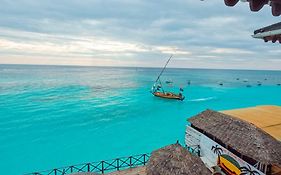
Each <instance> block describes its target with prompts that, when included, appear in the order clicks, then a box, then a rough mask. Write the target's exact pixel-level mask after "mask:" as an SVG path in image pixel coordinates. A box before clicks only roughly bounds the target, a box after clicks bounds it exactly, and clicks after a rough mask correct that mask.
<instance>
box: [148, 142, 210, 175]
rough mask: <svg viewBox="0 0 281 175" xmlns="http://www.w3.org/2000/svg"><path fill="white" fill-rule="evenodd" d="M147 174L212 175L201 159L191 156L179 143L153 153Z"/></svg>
mask: <svg viewBox="0 0 281 175" xmlns="http://www.w3.org/2000/svg"><path fill="white" fill-rule="evenodd" d="M146 172H147V175H177V174H180V175H201V174H204V175H208V174H211V172H210V171H209V170H208V169H207V168H206V166H205V165H204V163H203V162H202V161H201V159H200V158H199V157H197V156H193V155H191V153H189V152H188V151H187V150H186V149H185V148H183V147H182V146H181V145H180V144H178V143H176V144H172V145H169V146H166V147H164V148H161V149H159V150H156V151H154V152H152V154H151V157H150V160H149V162H148V165H147V167H146Z"/></svg>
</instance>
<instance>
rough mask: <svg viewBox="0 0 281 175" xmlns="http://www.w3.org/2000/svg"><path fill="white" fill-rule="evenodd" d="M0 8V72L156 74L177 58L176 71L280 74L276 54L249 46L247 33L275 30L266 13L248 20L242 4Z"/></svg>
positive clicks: (73, 3)
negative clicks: (86, 68)
mask: <svg viewBox="0 0 281 175" xmlns="http://www.w3.org/2000/svg"><path fill="white" fill-rule="evenodd" d="M0 2H1V7H0V46H1V47H0V64H1V63H22V60H23V58H24V60H27V61H25V63H26V64H39V63H40V64H66V63H68V61H67V60H70V61H69V63H70V62H71V64H77V65H87V64H89V65H93V64H94V63H97V64H96V65H103V63H104V65H108V66H110V65H111V66H114V65H121V66H151V67H155V66H159V65H163V62H165V59H166V58H167V57H168V55H170V54H172V53H175V61H174V63H171V66H174V67H198V66H199V67H208V68H212V67H213V68H219V67H221V68H225V67H227V68H232V67H233V65H234V64H233V62H235V67H236V68H239V64H241V67H243V68H245V65H247V66H248V67H247V68H249V69H255V68H257V66H256V65H255V64H245V62H249V63H251V61H252V60H255V61H256V62H258V63H259V64H260V65H269V66H264V68H265V69H270V65H272V69H276V68H277V69H281V65H280V67H278V66H276V60H279V59H281V58H280V56H279V55H280V52H279V51H280V46H279V45H277V44H271V43H263V42H262V41H261V40H256V39H253V38H251V34H252V31H253V30H255V29H257V28H259V27H263V26H266V25H269V24H271V23H274V22H277V21H275V20H277V19H276V18H274V17H272V16H271V15H270V13H268V9H266V8H264V9H263V10H262V11H261V12H259V13H252V12H250V11H249V9H248V7H247V5H246V4H244V3H239V4H238V5H237V6H236V7H234V8H229V7H226V6H225V5H224V3H223V2H220V1H203V2H202V1H191V0H187V1H186V0H176V1H168V0H163V1H161V3H159V2H154V1H148V0H142V1H141V0H135V1H129V0H118V1H117V0H108V1H102V0H85V1H78V0H68V1H67V0H61V1H59V2H58V1H54V0H49V1H35V0H18V1H16V2H15V1H6V0H0ZM267 58H270V59H267ZM9 60H10V61H9ZM40 60H41V61H40ZM42 60H43V61H42ZM214 62H220V64H218V65H214ZM221 62H223V64H224V65H222V64H221ZM236 63H237V64H236ZM242 64H243V65H242ZM273 64H275V65H274V66H273ZM220 65H221V66H220ZM258 68H259V69H260V68H261V67H260V66H258Z"/></svg>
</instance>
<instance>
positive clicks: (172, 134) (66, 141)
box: [0, 65, 281, 175]
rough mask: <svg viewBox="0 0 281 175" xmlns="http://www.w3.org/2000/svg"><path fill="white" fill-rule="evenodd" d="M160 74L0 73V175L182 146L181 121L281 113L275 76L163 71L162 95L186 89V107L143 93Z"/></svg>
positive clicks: (2, 68)
mask: <svg viewBox="0 0 281 175" xmlns="http://www.w3.org/2000/svg"><path fill="white" fill-rule="evenodd" d="M159 71H160V69H156V68H155V69H152V68H97V67H63V66H20V65H0V143H1V144H0V171H1V174H12V175H13V174H23V173H27V172H33V171H38V170H45V169H51V168H55V167H61V166H65V165H72V164H78V163H84V162H91V161H98V160H103V159H111V158H115V157H119V156H129V155H135V154H141V153H148V152H151V151H152V150H154V149H157V148H159V147H161V146H164V145H167V144H170V143H174V142H176V140H180V141H181V142H182V143H183V138H184V130H185V125H186V124H187V122H186V119H187V118H188V117H190V116H192V115H195V114H196V113H198V112H200V111H202V110H204V109H206V108H210V109H214V110H224V109H231V108H241V107H248V106H255V105H263V104H274V105H281V86H277V85H276V84H277V83H281V72H280V71H241V70H203V69H202V70H200V69H167V71H165V73H164V75H163V81H165V80H173V81H174V86H168V85H165V88H166V89H169V90H174V91H178V87H184V89H185V92H184V95H185V96H186V99H185V101H171V100H164V99H160V98H156V97H153V96H152V95H151V94H150V93H149V90H150V87H151V85H152V84H153V81H154V79H155V78H156V76H157V74H158V73H159ZM238 77H239V78H240V80H236V78H238ZM243 79H248V80H249V82H247V83H245V82H243V81H242V80H243ZM265 79H267V80H265ZM188 80H190V81H191V85H189V86H188V85H187V82H188ZM257 81H261V82H262V86H257ZM218 82H223V83H224V86H219V85H218ZM248 84H251V85H252V87H250V88H247V87H246V85H248Z"/></svg>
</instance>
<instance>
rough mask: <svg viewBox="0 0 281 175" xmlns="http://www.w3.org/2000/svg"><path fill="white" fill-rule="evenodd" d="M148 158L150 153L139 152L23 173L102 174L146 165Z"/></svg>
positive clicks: (60, 174) (41, 174)
mask: <svg viewBox="0 0 281 175" xmlns="http://www.w3.org/2000/svg"><path fill="white" fill-rule="evenodd" d="M149 158H150V154H141V155H136V156H130V157H121V158H117V159H113V160H106V161H104V160H103V161H100V162H92V163H84V164H79V165H72V166H66V167H61V168H55V169H52V170H46V171H39V172H33V173H28V174H25V175H66V174H72V173H78V172H96V173H102V174H103V173H107V172H112V171H119V170H123V169H126V168H133V167H137V166H143V165H146V164H147V162H148V160H149Z"/></svg>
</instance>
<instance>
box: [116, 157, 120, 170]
mask: <svg viewBox="0 0 281 175" xmlns="http://www.w3.org/2000/svg"><path fill="white" fill-rule="evenodd" d="M116 163H117V171H119V168H120V167H119V159H116Z"/></svg>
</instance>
